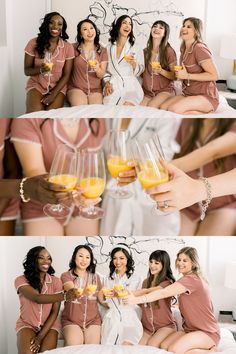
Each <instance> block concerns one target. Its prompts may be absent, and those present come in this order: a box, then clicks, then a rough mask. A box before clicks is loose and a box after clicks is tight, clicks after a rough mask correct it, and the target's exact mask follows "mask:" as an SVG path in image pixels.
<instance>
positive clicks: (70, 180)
mask: <svg viewBox="0 0 236 354" xmlns="http://www.w3.org/2000/svg"><path fill="white" fill-rule="evenodd" d="M49 182H51V183H55V184H61V185H65V186H66V188H65V189H63V190H62V192H68V191H71V190H72V189H74V188H75V186H76V183H77V177H76V176H74V175H69V174H63V175H56V176H51V177H49Z"/></svg>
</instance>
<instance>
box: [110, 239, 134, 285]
mask: <svg viewBox="0 0 236 354" xmlns="http://www.w3.org/2000/svg"><path fill="white" fill-rule="evenodd" d="M125 247H127V245H125ZM117 252H123V253H124V255H125V257H126V258H127V266H126V267H127V269H126V272H125V274H126V275H127V277H128V278H130V277H131V275H132V274H133V272H134V260H133V257H132V255H131V253H129V252H128V251H127V250H126V249H125V248H123V247H122V243H120V244H119V245H118V246H117V247H115V248H114V249H113V250H112V251H111V254H110V257H111V261H110V264H109V268H110V274H109V276H110V278H111V279H113V277H112V275H113V274H114V272H115V269H116V268H115V266H114V263H113V259H114V256H115V254H116V253H117Z"/></svg>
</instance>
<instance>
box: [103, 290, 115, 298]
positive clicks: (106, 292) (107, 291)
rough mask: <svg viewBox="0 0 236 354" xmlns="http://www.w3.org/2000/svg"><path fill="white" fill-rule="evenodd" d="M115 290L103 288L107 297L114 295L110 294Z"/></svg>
mask: <svg viewBox="0 0 236 354" xmlns="http://www.w3.org/2000/svg"><path fill="white" fill-rule="evenodd" d="M112 291H113V289H109V288H102V292H103V295H104V296H105V297H113V295H110V293H111V292H112Z"/></svg>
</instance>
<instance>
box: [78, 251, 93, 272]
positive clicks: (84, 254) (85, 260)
mask: <svg viewBox="0 0 236 354" xmlns="http://www.w3.org/2000/svg"><path fill="white" fill-rule="evenodd" d="M90 262H91V257H90V253H89V251H88V250H86V248H80V249H79V250H78V252H77V253H76V257H75V264H76V267H77V268H78V269H80V270H86V269H87V268H88V266H89V265H90Z"/></svg>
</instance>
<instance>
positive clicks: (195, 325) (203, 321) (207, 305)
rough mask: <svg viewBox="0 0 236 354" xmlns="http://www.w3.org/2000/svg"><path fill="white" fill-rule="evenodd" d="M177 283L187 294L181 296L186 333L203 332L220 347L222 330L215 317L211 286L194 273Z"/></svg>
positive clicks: (180, 303) (180, 306)
mask: <svg viewBox="0 0 236 354" xmlns="http://www.w3.org/2000/svg"><path fill="white" fill-rule="evenodd" d="M177 282H178V283H180V284H181V285H183V286H184V287H185V288H186V292H185V293H184V294H181V295H179V309H180V312H181V314H182V317H183V328H184V331H185V332H193V331H202V332H204V333H206V334H207V335H208V336H209V337H210V338H211V339H212V340H213V341H214V342H215V344H216V345H218V343H219V340H220V328H219V326H218V324H217V321H216V318H215V316H214V312H213V305H212V301H211V297H210V289H209V285H208V284H207V282H206V281H205V280H204V279H202V278H200V277H199V276H197V275H196V274H193V273H191V274H187V275H185V276H183V277H182V278H180V279H179V280H178V281H177Z"/></svg>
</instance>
